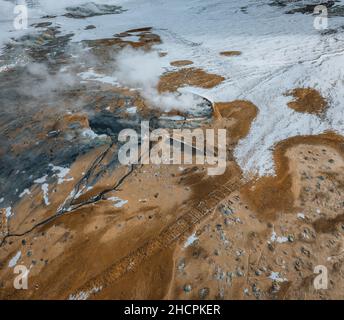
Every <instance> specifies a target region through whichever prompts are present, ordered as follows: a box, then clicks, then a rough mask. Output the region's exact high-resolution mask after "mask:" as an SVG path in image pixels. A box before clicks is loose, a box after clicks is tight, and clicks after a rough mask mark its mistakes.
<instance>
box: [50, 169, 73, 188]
mask: <svg viewBox="0 0 344 320" xmlns="http://www.w3.org/2000/svg"><path fill="white" fill-rule="evenodd" d="M49 166H50V167H51V170H52V171H53V172H57V173H55V174H54V175H55V176H57V178H58V180H57V183H58V184H62V183H63V182H65V181H72V180H74V178H73V177H70V178H68V179H65V177H66V176H67V174H69V172H70V169H69V168H64V167H59V166H54V165H53V164H49Z"/></svg>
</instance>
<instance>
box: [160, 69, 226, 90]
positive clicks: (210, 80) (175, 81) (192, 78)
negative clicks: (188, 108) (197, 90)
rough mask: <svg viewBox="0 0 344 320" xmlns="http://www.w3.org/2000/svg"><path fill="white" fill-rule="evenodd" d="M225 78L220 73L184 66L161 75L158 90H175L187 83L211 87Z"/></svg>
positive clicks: (206, 87)
mask: <svg viewBox="0 0 344 320" xmlns="http://www.w3.org/2000/svg"><path fill="white" fill-rule="evenodd" d="M224 80H225V78H223V77H221V76H219V75H216V74H211V73H207V72H205V71H203V70H201V69H196V68H184V69H181V70H178V71H174V72H168V73H166V74H164V75H163V76H161V78H160V82H159V84H158V90H159V92H167V91H170V92H173V91H176V90H177V89H178V88H180V87H183V86H186V85H188V86H196V87H201V88H205V89H210V88H213V87H215V86H217V85H219V84H220V83H221V82H222V81H224Z"/></svg>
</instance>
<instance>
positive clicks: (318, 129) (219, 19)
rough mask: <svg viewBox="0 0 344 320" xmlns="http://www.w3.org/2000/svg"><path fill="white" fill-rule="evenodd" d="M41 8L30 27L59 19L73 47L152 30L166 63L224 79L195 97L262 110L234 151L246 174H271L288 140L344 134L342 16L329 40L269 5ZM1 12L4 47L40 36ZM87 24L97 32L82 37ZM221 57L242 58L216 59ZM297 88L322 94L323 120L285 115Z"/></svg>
mask: <svg viewBox="0 0 344 320" xmlns="http://www.w3.org/2000/svg"><path fill="white" fill-rule="evenodd" d="M35 2H36V3H39V1H38V0H37V1H35ZM43 2H44V5H43V6H42V5H41V6H36V7H34V8H32V9H30V11H29V25H30V24H32V23H34V22H35V23H36V22H39V21H46V19H40V18H39V17H41V16H43V15H45V14H54V15H57V17H56V18H54V19H51V20H50V21H52V22H53V25H59V26H60V27H61V31H62V32H63V33H70V32H73V33H74V37H73V41H80V40H84V39H98V38H105V37H112V36H113V35H114V34H116V33H119V32H123V31H125V30H128V29H132V28H140V27H154V28H155V29H156V30H155V32H156V33H158V34H159V35H160V36H161V37H162V40H163V44H162V45H161V46H160V47H161V49H162V50H163V51H167V52H168V59H169V61H173V60H180V59H188V60H192V61H194V63H195V66H198V67H201V68H203V69H205V70H207V71H210V72H214V73H216V74H219V75H223V76H224V77H225V78H226V80H225V81H224V82H223V83H222V84H221V85H219V86H218V87H215V88H213V89H210V90H203V89H197V90H198V92H199V93H202V94H203V95H204V96H206V97H208V98H209V99H211V100H213V101H232V100H236V99H245V100H250V101H251V102H253V103H254V104H255V105H257V107H258V108H259V111H260V112H259V115H258V117H257V119H256V120H255V122H254V123H253V125H252V128H251V131H250V133H249V135H248V136H247V137H246V138H245V139H243V140H242V141H240V143H239V145H238V146H237V148H236V150H235V156H236V158H237V160H238V162H239V164H240V165H241V166H242V168H243V169H244V170H245V172H249V171H255V172H258V173H259V174H260V175H264V174H273V172H274V167H273V161H272V147H273V146H274V144H275V143H277V142H279V141H281V140H284V139H286V138H288V137H292V136H295V135H301V134H302V135H308V134H319V133H322V132H324V131H325V130H329V129H331V130H336V131H337V132H339V133H341V134H344V107H343V103H344V97H343V95H344V90H343V84H344V80H343V79H344V77H343V72H344V71H343V70H344V68H343V67H344V45H343V44H344V43H343V41H344V29H343V28H342V26H344V18H342V17H340V16H338V17H334V18H331V19H329V26H328V28H329V29H331V30H336V33H331V32H328V33H326V32H324V31H319V30H316V29H315V28H314V25H313V24H314V19H315V16H313V15H310V14H307V15H306V14H301V13H297V14H285V11H286V8H283V7H279V6H271V5H269V3H271V2H272V1H271V0H255V1H254V0H241V1H237V0H232V1H229V0H188V1H185V0H126V1H124V0H123V1H121V0H119V1H115V0H112V1H110V0H109V1H101V3H107V4H115V5H122V6H123V9H125V10H126V11H125V12H123V13H121V14H113V15H103V16H95V17H90V18H86V19H71V18H68V17H65V16H62V14H63V13H64V12H65V11H64V7H66V6H71V5H74V4H79V3H81V2H87V1H79V0H78V1H58V2H56V1H50V0H49V1H42V3H43ZM303 2H305V3H309V2H312V1H303ZM313 2H314V1H313ZM343 2H344V1H341V3H338V5H342V4H344V3H343ZM97 3H100V1H97ZM293 5H294V4H288V6H293ZM0 8H1V9H3V8H4V10H2V11H1V12H4V13H5V12H7V13H5V14H4V15H5V16H6V19H7V20H6V19H4V17H1V19H2V20H0V28H1V33H0V42H1V43H4V42H5V41H8V40H9V38H10V37H18V36H20V35H21V34H23V32H37V29H35V30H33V28H32V27H30V28H29V29H28V30H26V31H15V30H14V29H13V26H12V23H11V22H10V19H8V17H11V10H12V8H11V4H10V3H9V2H8V1H4V0H1V1H0ZM5 9H6V11H5ZM4 15H3V16H4ZM4 20H6V21H4ZM91 24H92V25H95V26H96V28H95V29H92V30H84V29H85V27H86V26H87V25H91ZM226 50H238V51H241V52H242V55H241V56H238V57H230V58H229V57H222V56H220V55H219V52H221V51H226ZM296 87H312V88H315V89H317V90H319V92H320V93H321V94H322V95H323V96H324V97H325V98H326V99H327V100H328V101H329V105H330V106H329V108H328V110H327V111H326V114H325V115H324V116H323V117H321V118H320V117H318V116H314V115H307V114H301V113H297V112H295V111H293V110H291V109H290V108H288V106H287V102H288V101H290V99H291V98H290V97H286V96H284V93H286V92H287V91H288V90H290V89H293V88H296Z"/></svg>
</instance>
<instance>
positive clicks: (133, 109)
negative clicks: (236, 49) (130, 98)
mask: <svg viewBox="0 0 344 320" xmlns="http://www.w3.org/2000/svg"><path fill="white" fill-rule="evenodd" d="M127 112H128V113H131V114H133V113H136V112H137V108H136V107H130V108H127Z"/></svg>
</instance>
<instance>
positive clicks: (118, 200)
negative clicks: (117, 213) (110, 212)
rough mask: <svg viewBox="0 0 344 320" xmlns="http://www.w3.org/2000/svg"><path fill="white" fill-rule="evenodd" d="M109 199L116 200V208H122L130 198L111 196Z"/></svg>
mask: <svg viewBox="0 0 344 320" xmlns="http://www.w3.org/2000/svg"><path fill="white" fill-rule="evenodd" d="M107 200H110V201H113V202H115V204H114V206H115V207H116V208H122V207H123V206H124V205H125V204H127V203H128V200H123V199H121V198H118V197H110V198H108V199H107Z"/></svg>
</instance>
